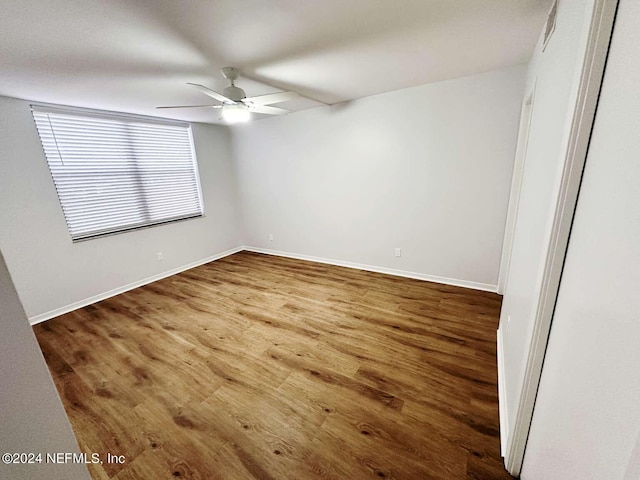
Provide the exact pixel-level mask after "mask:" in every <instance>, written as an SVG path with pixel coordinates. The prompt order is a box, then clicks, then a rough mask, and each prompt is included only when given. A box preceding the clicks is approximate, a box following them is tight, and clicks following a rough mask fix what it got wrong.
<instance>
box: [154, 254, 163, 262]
mask: <svg viewBox="0 0 640 480" xmlns="http://www.w3.org/2000/svg"><path fill="white" fill-rule="evenodd" d="M156 255H157V257H158V261H159V262H161V261H162V260H164V255H163V254H162V252H158V253H157V254H156Z"/></svg>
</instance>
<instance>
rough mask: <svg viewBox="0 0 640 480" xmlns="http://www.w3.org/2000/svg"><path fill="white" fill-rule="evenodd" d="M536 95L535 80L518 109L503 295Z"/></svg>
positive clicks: (502, 264)
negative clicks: (518, 123)
mask: <svg viewBox="0 0 640 480" xmlns="http://www.w3.org/2000/svg"><path fill="white" fill-rule="evenodd" d="M535 95H536V86H535V82H534V85H533V88H532V89H531V91H530V92H529V93H528V94H527V95H526V96H525V100H524V102H522V108H521V109H520V126H519V127H518V140H517V142H516V158H515V163H514V165H513V175H512V176H511V192H510V193H509V206H508V208H507V221H506V224H505V229H504V241H503V243H502V256H501V259H500V271H499V273H498V293H499V294H500V295H504V292H505V291H506V289H507V281H508V278H509V268H510V267H511V253H512V252H513V239H514V236H515V233H516V223H517V219H518V206H519V205H520V192H521V190H522V179H523V177H524V168H525V164H526V160H527V147H528V146H529V131H530V129H531V118H532V117H533V103H534V99H535Z"/></svg>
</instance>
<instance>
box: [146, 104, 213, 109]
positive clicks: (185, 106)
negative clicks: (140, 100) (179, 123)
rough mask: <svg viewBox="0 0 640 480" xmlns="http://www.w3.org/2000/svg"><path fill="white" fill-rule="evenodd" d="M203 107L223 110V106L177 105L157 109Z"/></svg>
mask: <svg viewBox="0 0 640 480" xmlns="http://www.w3.org/2000/svg"><path fill="white" fill-rule="evenodd" d="M203 107H209V108H222V105H175V106H171V107H156V108H157V109H160V108H203Z"/></svg>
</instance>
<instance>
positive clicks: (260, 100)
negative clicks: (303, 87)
mask: <svg viewBox="0 0 640 480" xmlns="http://www.w3.org/2000/svg"><path fill="white" fill-rule="evenodd" d="M299 96H300V95H298V94H297V93H296V92H279V93H268V94H267V95H258V96H257V97H249V98H245V99H244V101H248V102H251V103H253V104H254V105H271V104H272V103H281V102H286V101H287V100H293V99H294V98H297V97H299Z"/></svg>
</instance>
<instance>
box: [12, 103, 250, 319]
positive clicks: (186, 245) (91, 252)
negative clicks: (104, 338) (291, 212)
mask: <svg viewBox="0 0 640 480" xmlns="http://www.w3.org/2000/svg"><path fill="white" fill-rule="evenodd" d="M193 136H194V142H195V148H196V155H197V158H198V169H199V171H200V178H201V186H202V193H203V198H204V207H205V217H203V218H199V219H194V220H186V221H182V222H178V223H173V224H168V225H162V226H157V227H153V228H147V229H143V230H138V231H133V232H129V233H123V234H119V235H113V236H109V237H103V238H99V239H94V240H90V241H85V242H79V243H72V242H71V238H70V236H69V233H68V231H67V227H66V224H65V220H64V217H63V214H62V209H61V207H60V203H59V202H58V198H57V195H56V191H55V187H54V185H53V181H52V179H51V174H50V172H49V170H48V167H47V162H46V159H45V157H44V153H43V151H42V146H41V144H40V140H39V138H38V134H37V131H36V128H35V124H34V121H33V118H32V116H31V111H30V108H29V103H28V102H26V101H22V100H17V99H12V98H6V97H0V138H1V139H2V142H0V172H2V173H1V174H0V248H1V249H2V251H3V252H4V255H5V258H6V262H7V265H8V267H9V270H10V272H11V275H12V277H13V279H14V282H15V285H16V289H17V290H18V292H19V295H20V298H21V300H22V303H23V305H24V308H25V310H26V313H27V315H28V316H29V317H30V318H32V319H36V320H38V319H41V318H43V317H44V318H47V317H50V316H52V315H54V314H57V313H61V311H63V310H64V309H65V308H66V307H68V306H79V304H81V303H82V302H83V301H85V300H87V299H92V298H94V297H95V296H99V295H102V294H104V293H105V292H109V291H112V290H113V289H118V288H121V287H123V286H126V285H129V284H135V283H138V282H140V281H142V280H144V279H147V278H149V277H153V276H157V275H161V274H163V273H164V272H168V271H172V270H174V269H179V268H182V267H184V266H185V265H188V264H191V263H193V262H198V261H201V260H203V259H206V258H209V257H212V256H215V255H217V254H220V253H221V252H224V251H226V250H229V249H232V248H235V247H238V246H239V245H241V238H240V225H239V214H238V210H237V203H238V201H237V189H236V181H235V175H234V170H233V165H232V152H231V145H230V140H229V134H228V130H227V129H226V128H225V127H221V126H212V125H204V124H194V125H193ZM160 251H161V252H163V254H164V258H165V259H164V261H162V262H159V261H158V260H157V257H156V253H157V252H160Z"/></svg>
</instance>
